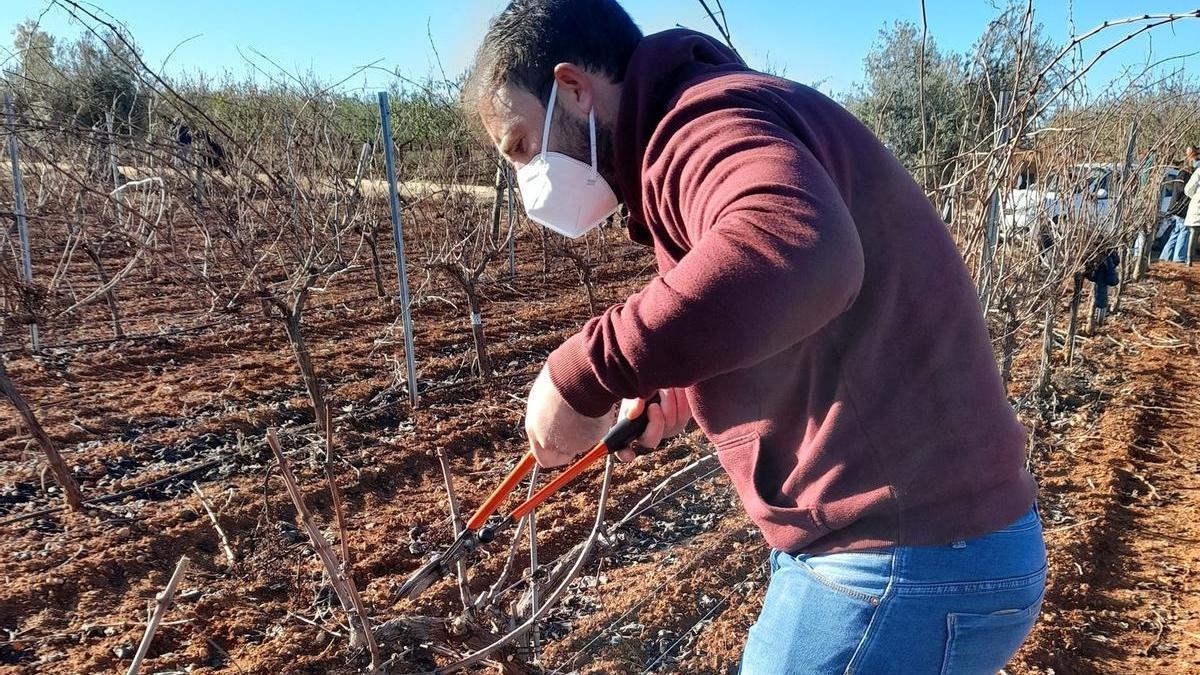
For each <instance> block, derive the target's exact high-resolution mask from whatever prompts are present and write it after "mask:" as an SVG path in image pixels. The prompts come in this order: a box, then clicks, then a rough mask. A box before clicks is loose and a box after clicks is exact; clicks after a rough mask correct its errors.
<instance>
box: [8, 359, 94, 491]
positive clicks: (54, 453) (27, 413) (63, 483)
mask: <svg viewBox="0 0 1200 675" xmlns="http://www.w3.org/2000/svg"><path fill="white" fill-rule="evenodd" d="M0 393H3V394H4V397H5V398H7V399H8V400H9V401H11V402H12V404H13V406H14V407H15V408H16V409H17V412H18V413H20V414H21V417H22V418H23V419H24V420H25V426H27V427H29V433H30V434H31V435H32V436H33V438H34V440H36V441H37V443H38V445H40V446H42V451H43V452H45V453H46V460H47V461H48V462H50V469H51V470H52V471H54V478H55V479H56V480H58V484H59V486H60V487H61V488H62V490H63V496H65V497H66V499H67V507H68V508H70V509H71V510H72V511H82V510H83V494H82V493H81V492H80V491H79V485H78V484H77V483H76V482H75V479H74V478H72V477H71V472H70V471H68V470H67V464H66V462H64V461H63V459H62V455H60V454H58V448H56V447H55V446H54V441H52V440H50V437H49V436H47V435H46V431H45V430H44V429H42V425H41V424H38V421H37V417H34V415H33V410H32V409H30V407H29V403H27V402H26V401H25V398H24V397H23V396H21V394H20V392H18V391H17V388H16V387H14V386H13V383H12V380H10V379H8V372H7V371H6V370H5V369H4V362H3V361H2V360H0Z"/></svg>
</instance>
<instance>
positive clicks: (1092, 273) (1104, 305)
mask: <svg viewBox="0 0 1200 675" xmlns="http://www.w3.org/2000/svg"><path fill="white" fill-rule="evenodd" d="M1120 264H1121V259H1120V257H1119V256H1118V255H1117V252H1116V251H1115V250H1114V251H1111V252H1109V253H1108V254H1107V255H1104V256H1103V257H1101V258H1100V259H1099V261H1097V262H1096V263H1095V264H1094V265H1093V266H1092V268H1091V269H1090V270H1088V273H1087V275H1086V278H1087V279H1088V281H1091V282H1092V283H1093V284H1095V286H1094V293H1095V298H1096V302H1095V304H1094V306H1093V308H1092V312H1093V313H1094V316H1093V317H1092V325H1094V326H1103V325H1104V320H1105V319H1106V318H1108V289H1109V287H1110V286H1116V285H1117V284H1119V283H1121V277H1120V274H1119V273H1118V272H1117V268H1118V266H1119V265H1120Z"/></svg>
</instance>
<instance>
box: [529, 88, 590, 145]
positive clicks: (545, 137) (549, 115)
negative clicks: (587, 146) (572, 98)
mask: <svg viewBox="0 0 1200 675" xmlns="http://www.w3.org/2000/svg"><path fill="white" fill-rule="evenodd" d="M551 81H552V82H554V84H552V85H550V100H549V101H547V102H546V123H545V124H543V125H542V147H541V152H540V153H538V154H539V155H540V156H541V157H545V156H546V146H547V145H549V144H550V120H551V119H553V117H554V102H555V101H556V100H558V80H557V79H553V78H552V80H551ZM592 163H593V164H595V159H594V158H593V160H592Z"/></svg>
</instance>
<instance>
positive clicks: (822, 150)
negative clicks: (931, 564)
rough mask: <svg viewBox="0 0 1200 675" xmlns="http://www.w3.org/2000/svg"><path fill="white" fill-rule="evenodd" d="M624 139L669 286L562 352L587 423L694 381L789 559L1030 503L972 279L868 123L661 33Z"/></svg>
mask: <svg viewBox="0 0 1200 675" xmlns="http://www.w3.org/2000/svg"><path fill="white" fill-rule="evenodd" d="M614 135H615V139H614V140H615V157H614V162H615V169H616V180H617V185H616V186H614V187H615V188H616V189H617V191H618V193H619V194H620V195H621V196H622V197H623V199H624V202H625V204H626V205H627V207H628V209H629V214H630V225H629V233H630V236H631V237H632V238H633V239H634V240H635V241H638V242H640V243H643V244H647V245H653V247H654V251H655V254H656V257H657V261H658V268H659V273H660V274H659V276H658V277H656V278H655V279H654V280H653V281H651V282H650V284H649V285H647V286H646V287H645V288H644V289H642V290H641V291H639V292H638V293H636V294H634V295H633V296H631V297H630V298H629V299H628V300H626V301H625V302H624V303H623V304H620V305H616V306H614V307H611V308H609V309H608V310H606V311H605V312H604V314H602V315H601V316H599V317H596V318H594V319H592V320H591V321H589V322H588V323H587V325H586V326H585V327H584V328H583V330H582V331H581V332H580V333H578V334H577V335H575V336H573V337H571V338H570V339H568V340H567V341H566V342H565V343H564V344H563V345H562V346H561V347H559V348H558V349H557V350H556V351H555V352H554V353H553V354H552V355H551V357H550V362H549V367H550V376H551V379H552V380H553V381H554V383H555V385H556V386H557V387H558V389H559V391H560V392H561V393H562V395H563V396H564V398H565V399H566V400H567V402H568V403H569V404H570V405H571V407H572V408H574V409H575V410H576V411H578V412H579V413H581V414H583V415H588V416H592V417H596V416H600V415H602V414H604V413H605V412H606V411H608V410H609V409H611V407H612V406H613V405H614V404H615V403H617V402H618V400H619V399H621V398H632V397H639V396H640V397H644V396H647V395H649V394H651V393H653V392H654V391H655V390H657V389H660V388H669V387H686V388H687V397H688V401H689V403H690V404H691V407H692V412H693V414H694V415H695V419H696V422H697V423H698V424H699V425H700V428H701V429H702V430H703V431H704V433H705V434H706V435H707V436H708V438H709V439H711V440H712V442H713V444H714V445H715V446H716V448H717V450H718V457H719V458H720V461H721V464H722V465H723V466H724V468H725V470H726V472H728V474H729V476H730V478H731V479H732V481H733V484H734V486H735V487H736V488H737V491H738V494H739V496H740V497H741V500H742V503H743V504H744V505H745V508H746V512H747V513H748V514H749V516H750V518H751V519H752V520H753V521H754V522H755V523H756V524H757V525H758V526H759V527H760V528H761V529H762V531H763V535H764V537H765V538H766V541H767V543H768V544H770V545H771V546H773V547H775V548H778V549H782V550H784V551H789V552H796V551H800V550H804V551H806V552H831V551H843V550H855V549H863V548H871V547H879V546H884V545H890V544H900V545H933V544H947V543H950V542H953V541H957V540H960V539H968V538H972V537H976V536H980V535H983V534H986V533H988V532H991V531H994V530H996V529H999V528H1001V527H1004V526H1005V525H1007V524H1009V523H1011V522H1012V521H1014V520H1016V519H1017V518H1018V517H1019V516H1020V515H1021V514H1023V513H1024V512H1025V511H1027V510H1028V509H1029V507H1030V505H1031V504H1032V502H1033V500H1034V495H1035V491H1036V487H1035V484H1034V481H1033V477H1032V476H1031V475H1030V474H1029V472H1028V471H1026V470H1025V468H1024V448H1025V430H1024V428H1023V427H1022V426H1021V424H1020V423H1019V422H1018V421H1017V419H1016V416H1015V415H1014V413H1013V410H1012V408H1011V406H1010V405H1009V403H1008V400H1007V399H1006V398H1005V394H1004V390H1003V387H1002V385H1001V382H1000V377H999V374H998V372H997V369H996V363H995V359H994V357H993V355H992V350H991V344H990V341H989V338H988V334H987V329H986V327H985V325H984V321H983V317H982V315H981V313H980V310H979V301H978V298H977V296H976V291H975V286H974V284H973V283H972V281H971V278H970V275H969V274H968V272H967V269H966V266H965V265H964V264H963V260H962V257H961V256H960V255H959V252H958V250H957V249H956V248H955V245H954V242H953V240H952V239H951V237H950V235H949V233H948V232H947V229H946V226H945V224H944V223H943V222H942V221H941V219H940V218H939V217H938V214H937V212H936V211H935V210H934V209H933V207H932V206H931V205H930V203H929V201H928V200H927V199H926V198H925V195H924V194H923V193H922V191H921V189H920V187H918V186H917V184H916V183H915V182H914V181H913V180H912V178H911V177H910V176H909V175H908V173H907V172H906V171H905V170H904V168H903V167H902V166H901V165H900V164H899V162H897V161H896V159H895V158H894V157H893V156H892V155H891V153H889V152H888V151H887V149H885V148H884V147H883V145H882V144H881V143H880V142H879V140H877V139H876V138H875V137H874V136H873V135H872V134H871V132H870V131H869V130H867V128H866V127H864V126H863V125H862V124H861V123H859V121H858V120H856V119H855V118H854V117H853V116H852V115H851V114H850V113H848V112H847V111H846V110H845V109H843V108H842V107H841V106H839V105H838V104H836V103H834V102H833V101H831V100H829V99H828V98H826V97H825V96H823V95H821V94H820V93H818V92H816V91H814V90H813V89H810V88H808V87H805V86H802V85H799V84H796V83H794V82H790V81H788V80H783V79H780V78H777V77H771V76H768V75H764V74H762V73H758V72H755V71H753V70H750V69H749V68H748V67H747V66H746V65H745V64H744V63H742V61H741V60H740V59H739V58H738V57H737V56H736V55H735V54H734V53H733V52H732V51H730V50H729V49H727V48H725V47H724V46H722V45H721V44H719V43H718V42H716V41H715V40H713V39H712V38H709V37H707V36H705V35H702V34H699V33H695V32H691V31H686V30H670V31H666V32H663V33H658V34H655V35H650V36H647V37H645V38H644V39H643V40H642V41H641V43H640V44H639V45H638V47H637V49H636V50H635V51H634V54H633V57H632V59H631V61H630V63H629V67H628V72H627V74H626V77H625V80H624V83H623V88H622V94H621V102H620V107H619V110H618V114H617V122H616V129H615V132H614Z"/></svg>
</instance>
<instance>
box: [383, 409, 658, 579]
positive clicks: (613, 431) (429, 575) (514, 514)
mask: <svg viewBox="0 0 1200 675" xmlns="http://www.w3.org/2000/svg"><path fill="white" fill-rule="evenodd" d="M657 399H658V397H657V395H655V396H654V397H653V398H651V399H649V400H647V401H646V407H645V408H644V409H643V410H642V414H640V415H638V416H637V417H634V418H622V419H621V420H619V421H618V422H617V423H616V424H614V425H613V426H612V428H610V429H609V430H608V433H606V434H605V435H604V438H602V439H601V440H600V442H599V443H596V444H595V445H593V446H592V449H591V450H588V451H587V452H585V453H584V454H583V455H582V456H581V457H580V458H579V459H577V460H575V462H574V463H573V464H571V465H570V466H568V467H567V468H566V469H563V471H562V473H559V474H558V475H557V476H555V477H554V479H553V480H551V481H550V482H549V483H547V484H546V485H544V486H542V487H541V488H539V489H538V490H537V491H536V492H534V493H533V494H532V495H530V497H529V498H528V499H526V500H525V501H523V502H521V503H520V504H519V505H518V506H517V507H516V508H514V509H513V510H512V511H510V512H509V513H508V515H506V516H505V517H504V518H503V519H502V520H500V521H499V522H497V523H495V524H493V525H488V524H487V521H488V518H490V517H491V516H492V514H494V513H495V512H496V511H497V510H498V509H499V508H500V505H501V504H503V503H504V500H505V499H507V498H508V496H509V495H510V494H512V491H513V490H515V489H516V487H517V484H518V483H519V482H520V481H521V479H522V478H524V477H525V475H526V474H528V473H529V472H530V471H532V470H533V467H534V466H535V465H536V464H537V459H535V458H534V456H533V451H532V450H531V451H529V452H526V453H525V455H524V456H523V457H521V461H519V462H517V465H516V467H514V468H513V470H512V471H510V472H509V474H508V475H507V476H506V477H505V478H504V480H502V481H501V482H500V485H498V486H497V487H496V489H495V490H493V491H492V494H491V495H489V496H488V498H487V499H486V500H484V502H483V504H482V505H480V507H479V509H478V510H476V511H475V513H474V514H473V515H472V516H471V518H470V519H469V520H468V521H467V526H466V528H465V529H463V531H462V534H460V535H458V537H456V538H455V539H454V541H453V542H452V543H451V544H450V546H449V548H447V549H446V550H445V551H444V552H442V553H441V554H440V555H438V556H436V557H434V558H433V559H432V560H430V561H429V562H428V563H426V564H425V566H423V567H422V568H421V569H419V570H417V571H416V572H414V573H413V574H412V576H410V577H409V578H408V580H407V581H405V582H404V585H403V586H401V587H400V590H399V591H398V592H397V593H398V595H399V597H401V598H415V597H417V596H418V595H420V594H421V593H424V592H425V590H426V589H428V588H429V587H430V586H432V585H433V584H434V582H436V581H438V580H439V579H441V578H443V577H445V576H446V575H448V574H450V573H451V572H452V571H453V569H454V568H455V566H456V564H457V563H458V561H460V560H462V559H464V558H466V557H467V556H468V555H470V554H471V552H473V551H474V550H475V549H477V548H479V547H480V546H481V545H483V544H488V543H491V542H492V540H494V539H495V538H496V535H497V534H499V533H500V532H501V531H502V530H504V529H505V528H507V527H509V526H510V525H512V524H513V523H514V522H517V521H519V520H520V519H522V518H524V517H525V516H527V515H529V514H530V513H531V512H532V511H533V510H534V509H536V508H537V507H538V506H539V505H540V504H541V503H542V502H544V501H546V499H548V498H549V497H550V495H552V494H554V493H555V492H557V491H558V490H559V489H561V488H562V487H563V486H564V485H566V484H567V483H570V482H571V481H572V480H574V479H575V478H576V477H577V476H579V474H581V473H583V471H584V469H587V468H588V467H589V466H591V465H592V464H595V463H596V461H597V460H599V459H600V458H602V457H604V456H605V455H607V454H609V453H616V452H620V451H621V450H624V449H625V448H626V447H628V446H629V444H630V443H632V442H633V440H634V439H635V438H637V437H638V436H641V435H642V432H644V431H645V430H646V425H647V424H648V423H649V417H648V416H647V412H648V410H649V408H650V404H651V403H653V402H654V401H656V400H657ZM645 452H646V451H641V450H638V454H645Z"/></svg>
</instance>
